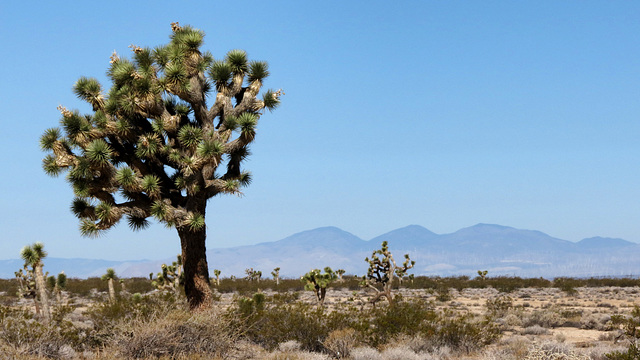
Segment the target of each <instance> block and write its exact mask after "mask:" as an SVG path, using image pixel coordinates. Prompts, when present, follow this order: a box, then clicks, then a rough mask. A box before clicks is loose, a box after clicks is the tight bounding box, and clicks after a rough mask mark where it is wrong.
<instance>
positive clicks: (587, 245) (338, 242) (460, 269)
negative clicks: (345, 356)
mask: <svg viewBox="0 0 640 360" xmlns="http://www.w3.org/2000/svg"><path fill="white" fill-rule="evenodd" d="M383 241H387V242H388V244H389V248H390V250H391V252H392V253H393V254H394V257H395V258H396V259H397V260H398V262H402V261H403V257H404V254H409V256H410V257H411V260H415V261H416V265H415V267H414V268H413V269H412V270H411V271H410V273H413V274H416V275H438V276H451V275H470V276H473V275H475V274H476V273H477V271H478V270H488V272H489V276H497V275H506V276H520V277H545V278H553V277H559V276H571V277H590V276H613V277H615V276H629V275H631V276H634V275H640V261H638V260H639V259H640V244H636V243H633V242H630V241H626V240H623V239H614V238H604V237H592V238H587V239H584V240H581V241H579V242H571V241H567V240H562V239H557V238H554V237H551V236H549V235H547V234H545V233H542V232H540V231H533V230H520V229H515V228H512V227H508V226H501V225H492V224H477V225H474V226H471V227H467V228H463V229H460V230H458V231H456V232H454V233H450V234H436V233H434V232H432V231H429V230H428V229H426V228H424V227H421V226H418V225H410V226H407V227H404V228H400V229H396V230H393V231H390V232H388V233H385V234H382V235H380V236H377V237H375V238H373V239H370V240H363V239H360V238H359V237H357V236H355V235H353V234H351V233H349V232H346V231H344V230H341V229H339V228H336V227H322V228H317V229H313V230H308V231H303V232H300V233H297V234H294V235H291V236H289V237H287V238H285V239H282V240H279V241H274V242H265V243H259V244H255V245H248V246H238V247H232V248H214V249H209V250H208V251H207V259H208V262H209V266H210V273H211V274H213V269H219V270H221V273H222V276H223V277H226V276H230V275H234V276H237V277H241V276H244V270H245V269H247V268H253V269H255V270H260V271H262V274H263V277H270V272H271V271H272V270H273V269H274V268H276V267H279V268H280V269H281V270H280V275H281V276H283V277H293V278H296V277H299V276H301V275H302V274H304V273H306V272H307V271H309V270H311V269H313V268H320V269H322V268H324V267H326V266H330V267H331V268H333V269H339V268H340V269H344V270H345V271H346V273H347V274H356V275H358V274H359V275H362V274H364V273H365V272H366V269H367V264H366V262H365V261H364V258H365V257H367V256H371V253H372V252H373V251H375V250H377V249H379V248H380V244H381V243H382V242H383ZM173 260H174V259H160V260H153V261H151V260H136V261H108V260H92V259H61V258H46V259H45V270H46V271H49V272H50V273H51V274H56V273H58V272H60V271H62V270H64V271H65V273H66V274H67V275H68V276H70V277H78V278H87V277H93V276H100V275H102V274H104V272H105V270H106V268H108V267H113V268H114V269H115V270H116V273H117V274H119V276H121V277H133V276H142V277H146V276H148V275H149V273H151V272H154V273H156V272H158V271H159V269H160V266H161V265H162V264H163V263H170V262H172V261H173ZM21 267H22V261H21V260H0V278H11V277H13V276H14V272H15V271H16V270H18V269H19V268H21Z"/></svg>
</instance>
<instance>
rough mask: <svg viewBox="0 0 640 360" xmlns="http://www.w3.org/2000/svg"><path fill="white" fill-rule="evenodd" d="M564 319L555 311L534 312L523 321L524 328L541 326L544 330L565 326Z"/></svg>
mask: <svg viewBox="0 0 640 360" xmlns="http://www.w3.org/2000/svg"><path fill="white" fill-rule="evenodd" d="M564 322H565V320H564V318H563V317H562V316H561V315H560V314H559V313H558V312H557V311H555V310H554V309H544V310H534V311H532V312H531V313H530V314H528V316H526V317H525V318H524V319H523V324H522V326H524V327H529V326H533V325H539V326H542V327H544V328H555V327H558V326H560V325H562V324H564Z"/></svg>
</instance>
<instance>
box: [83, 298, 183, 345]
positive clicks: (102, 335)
mask: <svg viewBox="0 0 640 360" xmlns="http://www.w3.org/2000/svg"><path fill="white" fill-rule="evenodd" d="M185 304H186V303H185V299H184V297H177V296H176V295H175V294H174V293H160V292H157V293H151V294H147V295H140V294H134V295H132V296H128V297H118V298H117V301H114V302H110V301H98V302H95V303H93V304H92V305H91V306H89V308H88V309H87V310H86V311H85V312H84V316H86V317H87V319H89V320H90V321H91V323H92V324H93V327H92V329H91V331H90V333H89V336H88V338H87V339H86V343H87V344H88V345H90V346H91V347H99V346H103V345H104V344H105V343H107V342H109V341H110V340H111V339H112V338H113V337H114V336H115V335H116V333H115V331H116V328H115V327H114V324H118V323H126V322H132V321H144V320H148V319H151V318H154V317H156V316H158V314H165V313H167V312H168V311H171V310H175V309H182V308H185V306H186V305H185Z"/></svg>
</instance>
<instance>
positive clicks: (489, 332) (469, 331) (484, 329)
mask: <svg viewBox="0 0 640 360" xmlns="http://www.w3.org/2000/svg"><path fill="white" fill-rule="evenodd" d="M435 325H436V326H435V337H436V339H437V340H438V345H439V347H444V346H447V347H449V348H451V349H453V350H457V351H463V352H466V353H470V352H472V351H475V350H477V349H479V348H481V347H483V346H486V345H489V344H491V343H493V342H495V341H496V340H497V339H498V338H499V337H500V330H499V329H498V327H497V326H496V325H495V324H493V323H492V322H491V321H490V320H489V319H486V318H485V319H480V320H478V319H476V318H474V317H473V316H472V315H471V314H463V315H453V316H450V315H447V314H444V316H442V317H441V318H440V319H439V320H438V322H437V324H435Z"/></svg>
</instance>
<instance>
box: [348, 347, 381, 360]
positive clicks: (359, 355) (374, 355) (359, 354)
mask: <svg viewBox="0 0 640 360" xmlns="http://www.w3.org/2000/svg"><path fill="white" fill-rule="evenodd" d="M351 359H353V360H384V358H383V357H382V354H380V353H379V352H378V351H377V350H376V349H374V348H372V347H369V346H360V347H357V348H355V349H353V350H351Z"/></svg>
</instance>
